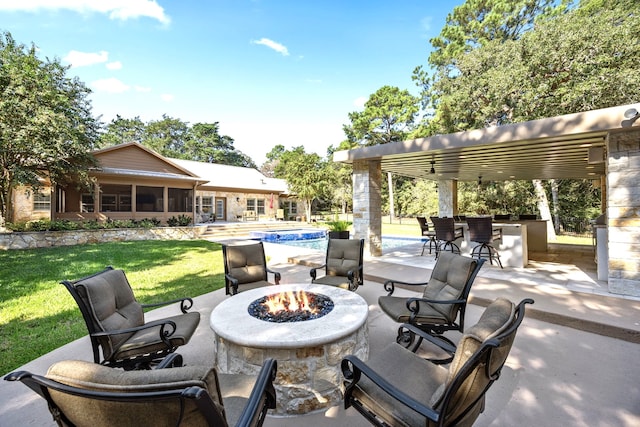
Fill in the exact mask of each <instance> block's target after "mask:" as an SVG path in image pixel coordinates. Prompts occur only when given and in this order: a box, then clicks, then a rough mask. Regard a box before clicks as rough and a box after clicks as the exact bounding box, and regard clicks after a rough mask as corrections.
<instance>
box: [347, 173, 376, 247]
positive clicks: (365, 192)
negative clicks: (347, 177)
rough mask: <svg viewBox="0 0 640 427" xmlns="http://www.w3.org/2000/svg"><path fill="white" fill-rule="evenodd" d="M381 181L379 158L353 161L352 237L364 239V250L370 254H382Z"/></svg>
mask: <svg viewBox="0 0 640 427" xmlns="http://www.w3.org/2000/svg"><path fill="white" fill-rule="evenodd" d="M381 182H382V169H381V167H380V161H379V160H375V161H374V160H357V161H354V162H353V232H354V238H356V239H364V245H365V251H368V252H369V254H371V255H372V256H380V255H382V211H381V209H382V208H381V206H382V203H381V196H380V188H381Z"/></svg>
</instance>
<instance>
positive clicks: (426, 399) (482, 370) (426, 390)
mask: <svg viewBox="0 0 640 427" xmlns="http://www.w3.org/2000/svg"><path fill="white" fill-rule="evenodd" d="M528 303H533V300H531V299H525V300H522V301H521V302H520V303H519V304H518V306H517V307H514V304H513V303H512V302H511V301H509V300H507V299H504V298H498V299H497V300H495V301H494V302H492V303H491V304H490V305H489V306H488V307H487V308H486V310H485V311H484V313H483V314H482V315H481V317H480V319H479V320H478V323H476V324H475V325H474V326H472V327H471V328H469V330H468V331H467V332H466V333H465V334H464V335H463V336H462V338H461V339H460V341H459V343H458V346H457V348H452V347H449V346H448V345H446V343H441V342H440V341H439V340H438V339H437V338H434V337H431V336H429V335H428V334H424V338H425V339H426V340H429V342H430V343H432V344H435V345H438V346H439V345H441V344H443V345H442V348H443V349H444V350H446V351H448V352H451V353H452V354H453V358H452V362H451V363H449V364H448V365H441V364H437V363H433V362H432V361H429V360H426V359H424V358H422V357H420V356H419V355H418V354H416V353H414V352H411V351H409V350H407V349H405V348H403V347H402V346H399V345H396V344H395V343H391V344H389V345H388V346H387V347H386V348H384V349H383V350H382V351H380V352H376V353H375V354H373V355H372V356H371V357H370V358H369V360H368V361H367V362H363V361H362V360H360V359H359V358H357V357H356V356H353V355H350V356H347V357H346V358H344V359H343V361H342V372H343V375H344V384H345V393H344V406H345V409H346V408H349V407H351V406H353V408H355V409H356V410H357V411H358V412H360V413H361V414H362V415H363V416H364V417H365V418H366V419H367V420H368V421H369V422H370V423H371V424H373V425H377V426H386V427H388V426H471V425H472V424H473V423H474V422H475V420H476V419H477V417H478V416H479V415H480V413H482V412H483V411H484V407H485V397H486V393H487V391H488V390H489V388H490V387H491V386H492V385H493V383H494V382H495V381H496V380H497V379H498V378H499V377H500V372H501V370H502V367H503V366H504V363H505V361H506V360H507V357H508V355H509V352H510V350H511V347H512V345H513V342H514V339H515V336H516V333H517V330H518V327H519V326H520V324H521V323H522V320H523V319H524V315H525V304H528ZM407 327H408V328H412V326H411V325H407ZM415 333H423V331H420V330H418V329H415Z"/></svg>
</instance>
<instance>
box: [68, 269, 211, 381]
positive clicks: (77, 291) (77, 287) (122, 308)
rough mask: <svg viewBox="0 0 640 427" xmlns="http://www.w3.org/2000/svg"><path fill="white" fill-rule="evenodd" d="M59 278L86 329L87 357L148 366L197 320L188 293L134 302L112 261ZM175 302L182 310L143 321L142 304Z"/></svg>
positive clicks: (183, 338)
mask: <svg viewBox="0 0 640 427" xmlns="http://www.w3.org/2000/svg"><path fill="white" fill-rule="evenodd" d="M61 283H62V284H63V285H64V286H65V287H66V288H67V290H68V291H69V293H70V294H71V295H72V296H73V299H74V300H75V301H76V303H77V304H78V308H80V312H81V313H82V317H83V318H84V321H85V323H86V325H87V329H88V330H89V338H90V339H91V346H92V348H93V359H94V361H95V362H96V363H100V364H102V365H107V366H110V367H122V368H124V369H127V370H128V369H148V368H149V367H150V365H152V364H155V363H157V362H158V361H159V360H161V359H162V358H163V357H165V356H167V355H168V354H171V353H173V352H174V351H175V350H176V349H177V348H178V347H179V346H182V345H185V344H187V343H188V342H189V339H190V338H191V336H192V335H193V333H194V332H195V330H196V328H197V327H198V323H199V322H200V313H198V312H197V311H195V312H187V311H188V310H189V309H190V308H191V307H192V306H193V300H191V298H180V299H175V300H171V301H165V302H161V303H156V304H140V303H139V302H138V301H137V300H136V298H135V296H134V294H133V290H132V289H131V285H130V284H129V281H128V280H127V277H126V275H125V273H124V271H122V270H118V269H114V268H113V267H107V268H105V269H104V270H102V271H100V272H98V273H95V274H92V275H91V276H87V277H84V278H82V279H78V280H75V281H69V280H63V281H62V282H61ZM178 302H179V303H180V310H181V311H182V314H178V315H175V316H171V317H167V318H165V319H160V320H155V321H152V322H145V320H144V311H143V309H145V308H151V307H160V306H164V305H168V304H173V303H178ZM101 352H102V356H101V355H100V353H101Z"/></svg>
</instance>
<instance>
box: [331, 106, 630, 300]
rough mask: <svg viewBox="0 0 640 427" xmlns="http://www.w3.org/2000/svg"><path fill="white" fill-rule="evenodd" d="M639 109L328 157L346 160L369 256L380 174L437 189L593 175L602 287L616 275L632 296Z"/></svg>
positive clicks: (375, 244)
mask: <svg viewBox="0 0 640 427" xmlns="http://www.w3.org/2000/svg"><path fill="white" fill-rule="evenodd" d="M639 111H640V104H630V105H622V106H616V107H611V108H604V109H600V110H592V111H585V112H580V113H574V114H567V115H564V116H558V117H551V118H545V119H540V120H533V121H529V122H523V123H516V124H510V125H504V126H495V127H489V128H485V129H477V130H472V131H467V132H459V133H455V134H447V135H436V136H432V137H429V138H421V139H415V140H409V141H402V142H397V143H390V144H384V145H377V146H371V147H363V148H357V149H353V150H346V151H339V152H336V153H334V156H333V160H334V161H336V162H343V163H349V164H352V165H353V169H354V232H355V234H356V236H357V237H359V238H364V239H365V241H366V242H367V244H368V246H367V247H368V250H369V252H370V253H371V254H372V255H374V256H377V255H380V254H381V247H380V241H381V236H380V229H381V212H380V203H379V201H380V195H379V189H380V179H381V176H382V173H386V172H391V173H393V174H397V175H403V176H408V177H416V178H426V179H433V180H437V181H438V183H439V184H438V185H439V189H441V188H443V187H444V188H445V189H446V188H447V185H448V186H449V188H450V189H452V191H454V192H455V189H456V185H455V183H456V182H457V181H476V180H478V179H482V180H483V181H491V180H493V181H504V180H514V179H519V180H532V179H542V180H546V179H565V178H587V179H593V180H598V181H601V182H602V184H603V190H604V191H603V209H604V208H606V213H607V218H608V222H607V225H608V227H607V228H608V231H609V233H608V235H609V241H608V248H609V249H608V250H609V253H610V256H609V287H610V289H611V284H612V279H614V280H613V281H614V282H615V281H616V280H618V281H619V282H620V283H619V285H620V286H621V287H623V288H624V291H623V292H621V293H625V294H633V295H640V273H638V272H639V271H640V247H638V245H637V243H636V242H637V241H639V240H640V120H637V119H638V117H639V116H640V113H639ZM376 193H377V194H376ZM440 193H444V194H447V192H446V191H444V192H443V191H440ZM439 197H440V205H441V206H440V207H441V211H440V212H441V214H442V212H443V211H444V212H448V211H447V207H446V206H443V203H444V204H446V203H447V200H443V198H442V195H441V194H440V195H439ZM454 198H455V196H454ZM449 209H450V208H449ZM615 228H618V229H615ZM618 232H620V233H621V234H626V235H627V236H629V235H630V236H634V237H635V241H632V242H628V243H627V240H629V238H624V237H622V236H621V237H620V238H618V237H616V236H617V235H618V234H617V233H618ZM629 233H631V234H629ZM620 244H622V245H623V246H625V249H624V250H625V251H631V255H630V257H623V258H619V262H617V261H615V260H616V258H615V257H616V256H617V255H616V254H614V253H612V250H613V249H614V248H615V249H617V248H618V247H620ZM621 256H623V255H622V254H621ZM612 273H613V277H612ZM630 288H633V289H630ZM613 291H614V290H612V292H613Z"/></svg>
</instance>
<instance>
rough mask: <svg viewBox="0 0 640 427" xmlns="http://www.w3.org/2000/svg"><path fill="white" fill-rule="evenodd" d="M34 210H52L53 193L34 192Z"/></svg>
mask: <svg viewBox="0 0 640 427" xmlns="http://www.w3.org/2000/svg"><path fill="white" fill-rule="evenodd" d="M33 210H34V211H46V212H48V211H50V210H51V193H46V194H45V193H34V194H33Z"/></svg>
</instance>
